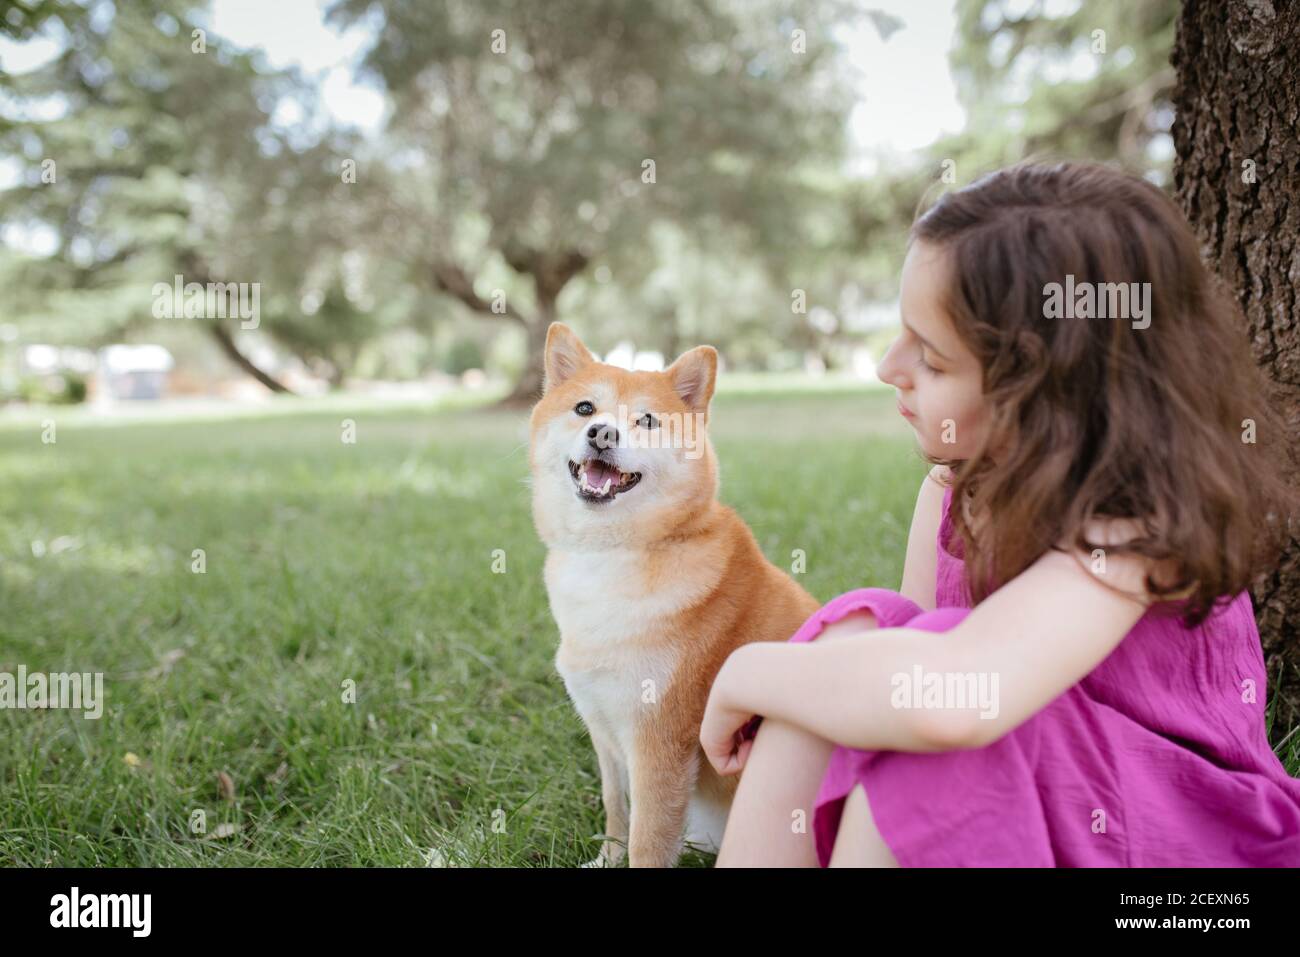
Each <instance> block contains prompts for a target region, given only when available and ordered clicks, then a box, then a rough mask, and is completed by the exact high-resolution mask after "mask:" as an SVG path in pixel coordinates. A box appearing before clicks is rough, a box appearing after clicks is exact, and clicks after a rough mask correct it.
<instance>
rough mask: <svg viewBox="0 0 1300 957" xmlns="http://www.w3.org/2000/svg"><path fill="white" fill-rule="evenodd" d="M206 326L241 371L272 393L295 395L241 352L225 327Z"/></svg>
mask: <svg viewBox="0 0 1300 957" xmlns="http://www.w3.org/2000/svg"><path fill="white" fill-rule="evenodd" d="M206 326H207V328H208V329H209V330H210V331H211V333H212V338H213V339H216V340H217V345H219V346H220V347H221V351H222V352H224V353H225V354H226V355H227V356H228V357H229V358H230V361H232V362H233V363H234V364H235V365H237V366H239V368H240V369H242V370H243V371H244V372H247V373H248V374H249V375H251V376H252V377H253V378H254V379H256V380H257V381H258V382H260V383H262V385H264V386H266V387H267V388H268V389H270V390H271V391H272V392H279V393H282V394H284V395H293V392H292V391H291V390H290V389H289V388H288V387H286V386H285V385H284V384H283V383H282V382H280V381H278V380H277V379H275V378H274V377H273V376H271V375H270V374H269V373H267V372H263V371H262V370H261V369H259V368H258V367H257V366H256V365H254V364H253V360H251V359H250V358H248V356H246V355H244V354H243V353H242V352H240V351H239V346H237V345H235V340H234V339H233V338H232V337H231V335H230V332H229V331H228V330H227V329H226V327H225V326H223V325H222V324H221V323H219V322H209V323H206Z"/></svg>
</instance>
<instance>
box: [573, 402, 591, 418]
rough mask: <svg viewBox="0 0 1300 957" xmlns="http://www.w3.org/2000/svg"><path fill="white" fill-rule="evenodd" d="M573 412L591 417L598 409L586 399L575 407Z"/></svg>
mask: <svg viewBox="0 0 1300 957" xmlns="http://www.w3.org/2000/svg"><path fill="white" fill-rule="evenodd" d="M573 411H574V412H576V413H578V415H591V413H593V412H595V411H596V407H595V406H594V405H592V404H591V403H590V402H588V401H587V400H586V399H583V400H582V401H581V402H579V403H578V404H577V405H575V406H574V407H573Z"/></svg>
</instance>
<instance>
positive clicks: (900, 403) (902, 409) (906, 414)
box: [898, 399, 916, 419]
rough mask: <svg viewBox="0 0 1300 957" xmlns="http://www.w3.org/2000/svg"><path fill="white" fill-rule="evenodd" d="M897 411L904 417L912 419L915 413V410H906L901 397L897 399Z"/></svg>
mask: <svg viewBox="0 0 1300 957" xmlns="http://www.w3.org/2000/svg"><path fill="white" fill-rule="evenodd" d="M898 412H899V414H900V415H902V416H903V417H904V418H908V419H914V418H916V413H915V412H910V411H908V408H907V406H905V405H903V400H902V399H899V400H898Z"/></svg>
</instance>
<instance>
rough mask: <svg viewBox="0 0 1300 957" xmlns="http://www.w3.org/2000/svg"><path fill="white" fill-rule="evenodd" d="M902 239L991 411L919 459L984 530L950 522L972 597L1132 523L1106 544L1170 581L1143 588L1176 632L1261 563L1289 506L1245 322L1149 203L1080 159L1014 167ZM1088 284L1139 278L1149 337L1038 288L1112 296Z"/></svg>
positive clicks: (938, 210)
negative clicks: (959, 448)
mask: <svg viewBox="0 0 1300 957" xmlns="http://www.w3.org/2000/svg"><path fill="white" fill-rule="evenodd" d="M911 239H912V241H920V242H923V243H926V244H930V245H933V246H936V247H940V248H941V249H943V250H944V252H945V254H946V255H947V256H948V257H949V262H950V263H951V265H952V269H951V270H950V274H951V277H952V278H951V281H950V288H948V289H947V290H946V291H945V292H944V294H943V295H944V301H945V304H946V307H947V311H948V314H949V316H950V318H951V320H952V322H953V324H954V327H955V329H956V331H957V333H958V335H959V336H960V337H961V339H962V341H963V342H964V343H965V344H966V345H967V347H968V348H970V349H971V351H972V352H973V353H974V354H975V355H976V356H977V357H978V358H979V360H980V363H981V366H982V369H983V390H984V394H985V397H986V399H987V400H988V402H989V409H990V418H989V429H988V432H987V434H986V436H985V439H984V441H983V443H982V445H981V447H980V448H978V449H976V450H975V451H974V453H973V454H972V455H971V456H970V457H969V458H967V459H965V460H962V461H952V460H948V459H941V458H937V457H930V459H931V461H932V462H934V463H936V464H945V465H948V466H949V467H950V468H951V470H952V476H953V479H952V481H953V483H954V484H953V498H954V502H965V503H967V507H968V508H969V510H970V512H971V514H973V515H988V516H991V517H994V519H995V520H993V521H990V522H988V523H986V525H982V526H981V528H980V531H979V536H978V537H979V541H978V542H977V541H976V536H975V535H974V534H973V532H972V529H971V527H970V525H969V523H968V521H967V516H966V515H965V514H964V509H963V508H955V509H953V510H952V521H953V531H954V534H956V535H958V536H960V540H961V544H962V551H963V555H964V556H965V560H966V570H967V588H968V589H969V591H970V595H971V598H972V600H973V601H974V602H979V601H981V600H982V599H983V598H984V597H986V596H987V595H989V594H990V593H992V592H993V591H995V590H996V589H997V588H998V587H1000V586H1001V585H1002V584H1004V583H1006V582H1008V581H1010V580H1011V579H1012V578H1014V577H1015V576H1016V575H1018V574H1019V573H1020V572H1022V571H1023V570H1025V569H1026V568H1027V567H1029V565H1031V564H1032V563H1033V562H1034V561H1035V560H1036V559H1037V558H1038V557H1040V556H1041V555H1042V554H1043V553H1044V552H1045V551H1047V550H1048V549H1049V548H1057V547H1063V546H1062V545H1061V543H1065V542H1072V543H1074V545H1075V547H1076V548H1080V549H1083V550H1085V551H1087V552H1093V550H1094V549H1096V548H1099V547H1101V546H1100V545H1097V544H1094V543H1092V542H1089V541H1088V540H1087V538H1086V535H1085V529H1086V528H1087V527H1088V526H1089V524H1090V523H1091V522H1093V521H1094V520H1097V519H1104V518H1126V519H1134V520H1136V523H1135V525H1136V528H1137V529H1139V531H1138V533H1137V534H1136V535H1135V537H1133V538H1132V539H1131V540H1129V541H1127V542H1125V543H1123V544H1120V545H1113V544H1112V545H1107V546H1106V547H1105V548H1106V551H1108V552H1110V553H1111V554H1116V553H1133V554H1138V555H1142V556H1146V557H1147V558H1149V559H1152V560H1153V561H1152V563H1151V564H1150V565H1149V566H1148V567H1152V568H1154V567H1161V568H1165V569H1176V570H1177V571H1176V573H1175V574H1174V580H1172V581H1154V580H1153V577H1154V576H1153V575H1151V574H1148V575H1147V580H1146V587H1147V591H1148V593H1149V594H1150V595H1151V596H1153V598H1154V599H1155V601H1156V604H1157V605H1158V606H1160V607H1161V608H1162V609H1163V610H1164V611H1166V612H1176V613H1178V614H1179V615H1181V616H1182V618H1183V620H1184V621H1185V623H1186V624H1187V625H1188V626H1195V625H1198V624H1200V623H1201V622H1203V621H1204V620H1205V618H1206V617H1207V616H1208V615H1209V614H1210V613H1211V612H1212V611H1213V610H1214V608H1215V604H1216V602H1217V601H1220V600H1229V599H1230V598H1232V597H1234V596H1236V595H1237V594H1238V593H1240V592H1241V591H1243V590H1245V589H1247V588H1249V587H1250V585H1251V583H1252V580H1253V578H1254V576H1255V575H1256V574H1259V573H1261V572H1263V571H1266V570H1267V569H1268V567H1269V566H1270V565H1271V564H1273V563H1274V562H1275V561H1276V558H1277V555H1278V553H1279V549H1280V547H1281V546H1282V545H1283V543H1284V542H1285V541H1286V540H1287V537H1288V534H1289V532H1288V526H1289V524H1290V521H1291V516H1292V515H1293V514H1295V512H1296V509H1297V498H1296V495H1295V493H1294V492H1293V490H1292V489H1290V488H1289V487H1288V485H1287V483H1286V481H1285V478H1284V470H1285V468H1286V463H1287V444H1288V441H1289V437H1288V435H1287V434H1286V431H1285V428H1284V426H1283V425H1282V423H1281V421H1280V419H1279V418H1278V417H1277V415H1276V413H1275V411H1274V408H1275V406H1274V404H1273V403H1272V402H1271V401H1270V384H1269V383H1268V381H1267V379H1266V378H1265V377H1264V375H1263V374H1262V373H1261V371H1260V370H1259V369H1258V367H1257V366H1256V365H1255V363H1254V361H1253V359H1252V357H1251V355H1250V349H1249V343H1248V342H1247V339H1246V332H1245V330H1246V328H1247V326H1246V322H1245V319H1244V317H1243V316H1242V315H1241V313H1240V311H1239V309H1238V307H1237V305H1236V302H1235V300H1234V299H1233V298H1232V297H1231V296H1230V295H1228V294H1227V292H1226V290H1225V289H1224V288H1223V287H1222V285H1221V284H1220V283H1219V282H1218V281H1217V279H1216V278H1215V277H1213V276H1212V275H1211V274H1210V273H1209V272H1208V271H1207V269H1206V268H1205V266H1204V265H1203V263H1202V261H1201V257H1200V253H1199V247H1198V244H1197V241H1196V238H1195V236H1194V235H1193V233H1192V230H1191V227H1190V226H1189V225H1188V222H1187V220H1186V218H1185V217H1184V216H1183V214H1182V213H1181V212H1180V211H1179V209H1178V208H1177V206H1175V205H1174V203H1173V202H1172V201H1171V200H1170V199H1169V198H1168V197H1167V196H1166V195H1165V194H1164V193H1162V192H1161V191H1160V190H1159V189H1158V188H1157V187H1156V186H1154V185H1152V184H1151V183H1149V182H1147V181H1146V180H1143V179H1140V178H1138V177H1135V176H1131V175H1129V174H1126V173H1122V172H1120V171H1118V170H1114V169H1111V168H1109V167H1106V166H1102V165H1098V164H1086V163H1059V164H1051V165H1048V164H1041V163H1026V164H1023V165H1019V166H1014V167H1010V168H1007V169H1003V170H1000V171H998V172H996V173H992V174H990V175H988V176H985V177H983V178H982V179H979V180H978V181H976V182H974V183H972V184H971V185H970V186H967V187H965V188H963V189H960V190H955V191H952V192H949V193H946V194H944V195H943V196H942V197H941V198H940V199H939V200H938V201H937V202H936V203H935V204H934V205H933V206H931V207H930V208H929V209H928V210H927V211H925V212H924V213H923V214H922V215H921V216H920V217H919V218H918V219H917V220H916V222H915V223H914V224H913V227H912V231H911ZM1103 283H1105V284H1119V283H1124V284H1132V283H1138V284H1143V283H1145V284H1149V285H1147V286H1145V287H1140V286H1127V287H1126V288H1130V289H1139V288H1144V289H1145V290H1146V291H1147V292H1148V293H1149V298H1148V299H1147V307H1146V308H1147V311H1146V318H1145V320H1144V322H1146V323H1149V325H1145V326H1144V323H1143V322H1132V321H1130V318H1131V317H1130V316H1122V315H1121V316H1116V315H1111V316H1109V317H1107V318H1085V317H1082V316H1072V317H1064V316H1062V315H1061V314H1060V312H1059V311H1058V310H1055V309H1052V308H1049V307H1048V299H1049V294H1048V291H1049V289H1057V290H1059V289H1061V288H1062V287H1064V288H1067V289H1071V288H1087V287H1088V286H1091V287H1092V288H1093V289H1116V288H1117V287H1116V286H1101V284H1103ZM1053 284H1058V285H1055V286H1053ZM1058 302H1059V300H1058ZM1095 311H1097V310H1094V312H1095ZM1103 311H1104V310H1103ZM993 450H996V461H995V459H994V457H993V455H991V454H990V453H991V451H993ZM1103 554H1104V553H1103ZM1103 580H1104V579H1103Z"/></svg>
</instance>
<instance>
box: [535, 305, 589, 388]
mask: <svg viewBox="0 0 1300 957" xmlns="http://www.w3.org/2000/svg"><path fill="white" fill-rule="evenodd" d="M595 361H596V360H595V359H594V358H593V357H592V355H591V352H590V351H589V350H588V349H587V347H586V346H584V345H583V344H582V340H581V339H579V338H578V336H577V333H575V332H574V331H573V330H572V329H570V328H569V327H568V326H566V325H565V324H564V323H562V322H553V323H551V325H550V327H549V328H548V329H547V330H546V349H545V367H546V375H545V377H544V380H545V381H544V383H543V385H542V393H543V394H545V393H547V392H549V391H551V389H553V388H554V387H555V386H557V385H559V384H560V383H561V382H563V381H565V380H566V379H568V378H571V377H572V376H573V374H574V373H575V372H577V371H578V370H579V369H581V368H582V367H583V366H585V365H587V364H588V363H590V362H595Z"/></svg>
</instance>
